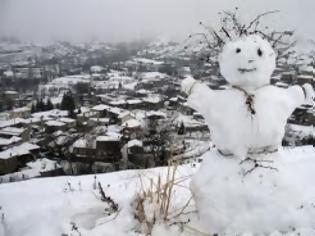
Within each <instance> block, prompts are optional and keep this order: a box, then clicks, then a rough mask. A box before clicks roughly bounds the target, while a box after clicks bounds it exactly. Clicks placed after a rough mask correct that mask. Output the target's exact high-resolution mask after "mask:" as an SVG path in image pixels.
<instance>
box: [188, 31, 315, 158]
mask: <svg viewBox="0 0 315 236" xmlns="http://www.w3.org/2000/svg"><path fill="white" fill-rule="evenodd" d="M259 50H260V53H259ZM274 61H275V55H274V53H273V51H272V49H271V46H270V45H269V43H268V42H267V41H265V40H262V39H261V38H260V37H258V36H249V37H245V38H241V39H240V40H238V41H235V42H231V43H227V45H226V46H225V47H224V49H223V52H222V55H221V57H220V66H221V72H222V74H223V75H224V76H225V79H226V80H227V81H228V82H229V83H230V84H231V85H233V86H239V87H237V88H235V87H229V88H228V89H225V90H211V89H210V88H209V87H208V86H207V85H205V84H203V83H198V82H196V81H195V80H194V79H193V78H191V77H188V78H186V79H185V80H184V81H183V82H182V89H183V91H185V92H186V93H189V94H190V96H189V98H188V104H189V106H191V107H192V108H194V109H195V110H197V111H198V112H200V113H201V114H202V115H203V117H204V118H205V121H206V123H207V124H208V126H209V129H210V132H211V136H212V141H213V142H214V144H216V145H217V147H218V148H219V149H221V150H224V151H225V153H232V154H235V155H237V156H243V157H244V156H246V154H247V152H249V151H250V150H252V151H255V149H261V148H265V147H272V148H277V147H278V146H280V145H281V142H282V138H283V136H284V131H285V129H284V127H285V124H286V122H287V119H288V118H289V116H290V115H291V113H292V112H293V111H294V110H295V108H297V107H298V106H300V105H301V104H303V103H305V102H306V99H305V97H304V93H303V90H302V88H301V87H300V86H292V87H289V88H288V89H284V88H279V87H275V86H272V85H270V84H269V82H270V75H271V73H272V71H273V69H274V63H275V62H274ZM252 68H254V69H253V70H252ZM240 70H241V71H240ZM243 70H244V71H243ZM309 87H310V85H309V86H308V88H309ZM307 93H308V92H307ZM311 93H312V92H309V94H311ZM248 100H252V102H248Z"/></svg>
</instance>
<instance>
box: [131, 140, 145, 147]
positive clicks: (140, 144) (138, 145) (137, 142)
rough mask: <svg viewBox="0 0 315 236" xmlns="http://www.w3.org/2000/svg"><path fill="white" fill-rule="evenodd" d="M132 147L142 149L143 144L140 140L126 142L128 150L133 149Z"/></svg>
mask: <svg viewBox="0 0 315 236" xmlns="http://www.w3.org/2000/svg"><path fill="white" fill-rule="evenodd" d="M134 146H137V147H142V146H143V143H142V141H141V140H138V139H133V140H130V141H129V142H128V148H130V147H134Z"/></svg>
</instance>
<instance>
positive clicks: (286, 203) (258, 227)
mask: <svg viewBox="0 0 315 236" xmlns="http://www.w3.org/2000/svg"><path fill="white" fill-rule="evenodd" d="M259 158H261V159H260V162H259V163H260V164H261V165H264V166H267V167H266V168H260V167H258V168H256V169H255V170H253V171H252V172H250V173H248V172H247V171H249V170H250V169H251V168H253V167H254V163H253V162H252V161H245V162H241V160H240V159H238V158H235V157H234V158H227V157H223V156H222V155H220V154H218V153H217V152H216V151H215V150H214V151H212V152H209V153H207V154H206V155H204V156H203V159H204V162H203V163H202V164H201V168H200V170H199V171H198V172H197V173H196V175H195V176H194V177H193V180H192V185H191V189H192V191H193V192H194V197H195V200H196V204H197V208H198V210H199V216H200V221H201V223H202V225H203V226H204V227H205V228H206V229H208V230H211V231H212V232H216V233H219V234H220V235H221V234H222V235H224V233H226V235H238V233H243V232H250V233H252V234H253V235H269V234H270V233H272V232H275V231H279V232H290V231H293V229H303V228H308V229H309V230H312V234H305V235H314V233H315V231H314V226H315V218H314V216H315V207H314V199H315V190H314V188H313V187H312V186H313V179H314V168H315V150H314V148H313V147H311V146H309V147H301V148H295V149H286V150H284V151H282V152H280V153H275V154H272V155H271V154H270V155H268V156H260V157H259ZM268 167H272V168H276V170H273V169H268ZM246 173H247V174H246ZM297 232H299V231H298V230H297Z"/></svg>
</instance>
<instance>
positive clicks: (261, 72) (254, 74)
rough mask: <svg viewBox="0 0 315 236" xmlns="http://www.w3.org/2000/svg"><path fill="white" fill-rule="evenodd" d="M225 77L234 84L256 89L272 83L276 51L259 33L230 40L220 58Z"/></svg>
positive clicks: (222, 72)
mask: <svg viewBox="0 0 315 236" xmlns="http://www.w3.org/2000/svg"><path fill="white" fill-rule="evenodd" d="M219 63H220V71H221V74H222V75H223V77H224V78H225V79H226V80H227V81H228V82H229V83H230V84H231V85H234V86H238V87H241V88H243V89H245V90H255V89H258V88H260V87H262V86H264V85H266V84H269V83H270V77H271V74H272V72H273V71H274V69H275V66H276V53H275V52H274V50H273V49H272V47H271V45H270V44H269V43H268V42H267V41H266V40H264V39H262V38H261V37H260V36H258V35H250V36H246V37H242V38H240V39H238V40H236V41H232V42H228V43H227V44H226V45H225V46H224V47H223V50H222V53H221V55H220V58H219Z"/></svg>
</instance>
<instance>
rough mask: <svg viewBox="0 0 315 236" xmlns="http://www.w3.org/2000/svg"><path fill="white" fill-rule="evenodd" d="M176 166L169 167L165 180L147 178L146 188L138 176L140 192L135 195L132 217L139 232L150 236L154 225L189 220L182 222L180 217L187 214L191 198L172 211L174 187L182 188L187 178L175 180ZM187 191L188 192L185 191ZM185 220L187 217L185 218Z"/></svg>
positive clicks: (179, 222) (159, 177) (141, 178)
mask: <svg viewBox="0 0 315 236" xmlns="http://www.w3.org/2000/svg"><path fill="white" fill-rule="evenodd" d="M177 171H178V164H174V165H173V166H171V165H169V166H168V168H167V174H166V177H165V178H162V177H161V176H160V175H159V176H158V177H157V179H155V180H154V179H153V178H149V179H146V180H147V181H149V184H147V185H148V186H147V187H146V188H145V186H144V178H147V177H143V176H139V179H140V184H141V190H140V191H139V192H138V193H137V195H136V198H135V201H134V210H135V212H134V215H135V218H136V219H137V220H138V221H139V222H140V224H141V228H142V229H141V231H142V233H145V234H146V235H150V234H151V232H152V229H153V226H154V225H155V224H156V223H164V224H166V225H175V224H187V223H188V222H189V221H190V220H189V219H188V220H187V221H185V222H183V221H181V220H180V217H181V216H183V215H186V214H188V213H189V212H188V211H187V208H188V207H189V206H190V203H191V201H192V197H190V198H189V199H188V201H187V202H186V203H185V204H184V205H183V206H181V207H180V208H178V209H174V205H172V204H173V203H174V193H175V187H184V188H185V186H183V185H181V184H182V182H184V181H187V177H182V178H176V173H177ZM187 191H188V190H187ZM186 218H187V217H186Z"/></svg>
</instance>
